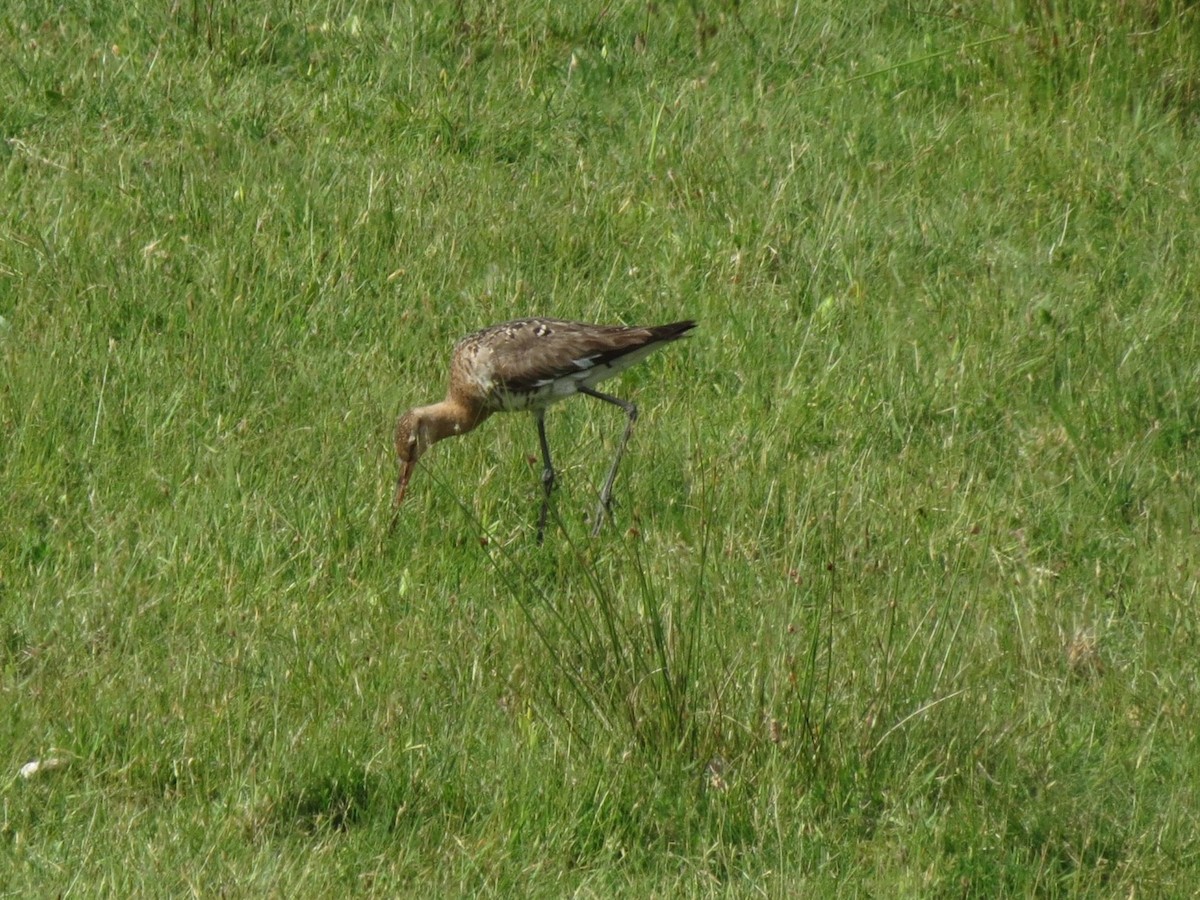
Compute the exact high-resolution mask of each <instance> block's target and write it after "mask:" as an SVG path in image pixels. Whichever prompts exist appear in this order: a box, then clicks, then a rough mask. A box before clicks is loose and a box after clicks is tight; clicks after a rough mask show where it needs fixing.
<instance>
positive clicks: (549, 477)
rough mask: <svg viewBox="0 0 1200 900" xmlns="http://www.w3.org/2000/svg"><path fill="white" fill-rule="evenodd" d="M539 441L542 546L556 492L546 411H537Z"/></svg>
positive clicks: (539, 525)
mask: <svg viewBox="0 0 1200 900" xmlns="http://www.w3.org/2000/svg"><path fill="white" fill-rule="evenodd" d="M533 417H534V419H535V420H537V428H538V441H540V442H541V445H542V511H541V513H539V514H538V530H537V541H538V543H539V544H540V543H541V542H542V538H543V537H544V536H545V533H546V515H547V514H548V513H549V512H550V492H551V491H552V490H554V465H553V464H552V463H551V462H550V443H549V442H548V441H547V440H546V411H545V410H544V409H539V410H535V411H534V413H533Z"/></svg>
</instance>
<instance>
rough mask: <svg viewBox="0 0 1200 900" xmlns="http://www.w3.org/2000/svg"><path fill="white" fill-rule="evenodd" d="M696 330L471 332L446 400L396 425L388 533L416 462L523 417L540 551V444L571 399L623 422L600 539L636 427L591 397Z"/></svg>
mask: <svg viewBox="0 0 1200 900" xmlns="http://www.w3.org/2000/svg"><path fill="white" fill-rule="evenodd" d="M695 327H696V323H695V322H694V321H692V320H690V319H688V320H685V321H681V322H673V323H671V324H669V325H652V326H649V327H639V326H627V325H589V324H585V323H582V322H571V321H567V320H564V319H550V318H527V319H516V320H514V321H511V322H502V323H500V324H498V325H492V326H489V327H487V328H483V329H481V330H479V331H475V332H472V333H471V334H468V335H467V336H466V337H464V338H462V339H461V340H459V341H458V343H456V344H455V345H454V350H453V351H452V353H451V355H450V386H449V389H448V390H447V392H446V399H444V400H442V401H440V402H438V403H433V404H431V405H429V406H418V407H414V408H413V409H410V410H408V411H407V412H405V413H404V414H403V415H402V416H400V418H399V419H398V420H397V422H396V433H395V444H396V455H397V457H398V458H399V464H400V472H399V475H398V477H397V480H396V493H395V496H394V498H393V500H392V508H393V515H392V528H395V526H396V521H397V519H398V516H399V510H400V504H401V502H402V501H403V500H404V494H405V492H406V491H407V489H408V482H409V479H410V478H412V473H413V469H414V468H415V467H416V464H417V460H418V459H420V458H421V457H422V456H423V455H424V454H425V452H426V451H427V450H428V449H429V448H430V447H431V446H433V445H434V444H436V443H437V442H438V441H440V440H443V439H444V438H448V437H454V436H455V435H460V434H466V433H467V432H468V431H472V430H474V429H475V428H478V427H479V426H480V425H481V424H483V422H484V421H485V420H486V419H487V418H488V417H489V416H491V415H492V414H493V413H497V412H517V411H521V410H526V411H528V412H531V413H532V414H533V418H534V421H535V422H536V424H537V432H538V442H539V444H540V445H541V451H542V507H541V512H540V513H539V514H538V524H537V541H538V543H539V544H541V543H542V538H543V536H544V534H545V530H546V515H547V512H548V511H549V506H550V493H551V491H553V490H554V483H555V473H554V465H553V463H552V462H551V459H550V445H549V443H548V442H547V441H546V409H547V407H549V406H550V405H551V404H554V403H557V402H559V401H561V400H565V399H567V398H568V397H571V396H574V395H575V394H583V395H585V396H588V397H594V398H595V399H597V400H603V401H604V402H605V403H611V404H612V405H614V406H619V407H620V408H621V409H622V410H624V411H625V415H626V417H627V419H628V422H627V424H626V426H625V433H624V435H623V436H622V438H621V442H620V444H619V445H618V447H617V453H616V456H615V457H614V458H613V461H612V465H611V466H610V467H609V470H608V475H607V477H606V478H605V481H604V487H603V489H602V490H601V491H600V502H599V505H598V506H597V508H596V516H595V521H594V522H593V526H592V536H593V537H596V536H597V535H598V534H599V533H600V527H601V525H602V523H603V521H604V516H605V515H606V514H607V513H609V512H610V508H611V505H612V488H613V482H614V481H615V480H616V477H617V467H618V466H619V465H620V462H621V456H622V455H623V454H624V452H625V445H626V444H627V443H628V442H629V436H630V435H631V434H632V433H633V426H634V423H636V422H637V417H638V409H637V406H636V405H635V404H633V403H631V402H629V401H628V400H623V399H621V398H619V397H614V396H613V395H611V394H605V393H602V392H601V391H598V390H596V385H597V384H599V383H600V382H602V381H604V380H605V379H607V378H611V377H613V376H614V375H617V374H619V373H621V372H623V371H624V370H625V369H628V368H629V367H630V366H632V365H634V364H635V363H638V362H641V361H642V360H643V359H645V358H646V357H647V356H649V355H650V354H651V353H652V352H653V351H654V350H656V349H658V348H659V347H661V346H662V345H664V344H667V343H670V342H671V341H675V340H678V339H679V338H681V337H683V336H684V335H686V334H687V333H688V332H689V331H691V330H692V329H693V328H695Z"/></svg>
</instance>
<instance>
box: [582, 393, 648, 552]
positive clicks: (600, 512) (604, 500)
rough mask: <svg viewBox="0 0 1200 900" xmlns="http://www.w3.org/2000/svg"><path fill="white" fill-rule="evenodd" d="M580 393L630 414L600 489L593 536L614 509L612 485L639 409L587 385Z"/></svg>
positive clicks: (598, 532)
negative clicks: (606, 515) (605, 517)
mask: <svg viewBox="0 0 1200 900" xmlns="http://www.w3.org/2000/svg"><path fill="white" fill-rule="evenodd" d="M579 393H581V394H587V395H588V396H589V397H595V398H596V399H597V400H603V401H605V402H606V403H611V404H613V405H614V406H619V407H621V409H623V410H625V415H627V416H629V422H628V424H626V426H625V434H624V435H623V436H622V438H621V444H620V446H618V447H617V455H616V456H615V457H613V461H612V467H611V468H609V470H608V477H607V478H605V479H604V487H603V488H602V489H601V491H600V504H599V505H598V506H597V507H596V521H595V523H594V524H593V525H592V537H596V536H597V535H598V534H600V526H601V525H603V524H604V516H605V514H607V513H609V512H610V511H611V509H612V487H613V482H614V481H616V480H617V466H619V465H620V464H621V456H622V455H623V454H624V453H625V445H626V444H628V443H629V436H630V435H631V434H633V426H634V424H635V423H636V422H637V417H638V410H637V406H635V405H634V404H632V403H630V402H629V401H628V400H622V399H621V398H620V397H614V396H612V395H611V394H602V393H601V392H600V391H594V390H592V389H591V388H590V387H587V386H586V385H582V384H581V385H580V386H579Z"/></svg>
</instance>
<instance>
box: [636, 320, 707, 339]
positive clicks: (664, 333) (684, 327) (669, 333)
mask: <svg viewBox="0 0 1200 900" xmlns="http://www.w3.org/2000/svg"><path fill="white" fill-rule="evenodd" d="M695 327H696V323H695V322H694V321H693V320H691V319H684V320H683V321H682V322H672V323H671V324H670V325H654V326H651V327H650V328H647V329H646V330H647V331H648V332H650V333H651V334H652V335H654V340H655V342H658V341H674V340H678V339H679V338H681V337H683V336H684V335H685V334H687V333H688V332H689V331H691V330H692V329H693V328H695Z"/></svg>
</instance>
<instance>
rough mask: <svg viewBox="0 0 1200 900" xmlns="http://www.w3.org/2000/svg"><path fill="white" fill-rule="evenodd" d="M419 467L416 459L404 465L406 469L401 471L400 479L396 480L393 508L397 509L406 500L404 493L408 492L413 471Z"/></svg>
mask: <svg viewBox="0 0 1200 900" xmlns="http://www.w3.org/2000/svg"><path fill="white" fill-rule="evenodd" d="M416 466H417V461H416V460H415V459H410V460H409V461H408V462H406V463H404V468H402V469H401V470H400V477H399V478H397V479H396V496H395V497H393V498H392V508H393V509H397V508H399V506H400V503H401V502H402V501H403V500H404V492H405V491H407V490H408V479H410V478H412V473H413V469H415V468H416Z"/></svg>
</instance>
